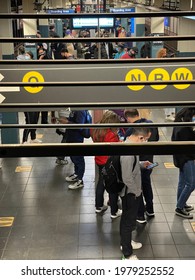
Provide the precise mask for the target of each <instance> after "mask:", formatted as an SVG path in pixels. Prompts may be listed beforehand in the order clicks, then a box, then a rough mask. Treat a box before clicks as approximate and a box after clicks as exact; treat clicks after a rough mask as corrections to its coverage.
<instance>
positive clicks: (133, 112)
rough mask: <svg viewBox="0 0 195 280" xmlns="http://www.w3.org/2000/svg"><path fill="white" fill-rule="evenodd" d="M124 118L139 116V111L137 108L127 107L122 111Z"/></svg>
mask: <svg viewBox="0 0 195 280" xmlns="http://www.w3.org/2000/svg"><path fill="white" fill-rule="evenodd" d="M124 116H125V119H127V118H135V117H138V116H139V112H138V110H137V109H127V110H125V111H124Z"/></svg>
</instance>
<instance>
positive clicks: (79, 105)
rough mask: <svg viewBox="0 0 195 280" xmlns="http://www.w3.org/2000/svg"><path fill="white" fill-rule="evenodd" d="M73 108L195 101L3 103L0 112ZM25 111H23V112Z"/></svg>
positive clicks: (183, 104)
mask: <svg viewBox="0 0 195 280" xmlns="http://www.w3.org/2000/svg"><path fill="white" fill-rule="evenodd" d="M67 107H71V109H74V110H76V109H81V108H88V109H97V108H98V109H109V108H110V109H117V108H132V107H134V108H144V107H147V108H155V107H156V108H159V107H195V101H160V102H157V101H154V102H142V103H140V102H131V103H129V102H104V103H101V104H100V103H99V102H93V103H91V102H88V103H87V102H85V103H84V104H83V103H1V104H0V111H4V112H7V109H9V110H10V111H11V110H12V111H16V112H20V109H21V111H23V110H31V111H35V109H36V110H37V109H38V110H40V109H44V110H47V109H50V110H52V111H54V110H59V109H60V108H62V109H64V108H67ZM22 109H23V110H22Z"/></svg>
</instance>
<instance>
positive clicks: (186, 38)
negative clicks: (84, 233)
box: [0, 35, 195, 43]
mask: <svg viewBox="0 0 195 280" xmlns="http://www.w3.org/2000/svg"><path fill="white" fill-rule="evenodd" d="M190 40H195V35H179V36H147V37H122V38H121V37H120V38H119V37H109V38H105V37H101V38H97V37H95V38H93V37H90V38H66V37H65V38H19V37H17V38H11V37H0V43H16V42H24V43H25V42H28V43H36V42H37V43H38V42H45V43H46V42H66V43H69V42H73V43H77V42H85V43H87V42H145V41H190Z"/></svg>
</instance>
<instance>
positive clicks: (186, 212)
mask: <svg viewBox="0 0 195 280" xmlns="http://www.w3.org/2000/svg"><path fill="white" fill-rule="evenodd" d="M192 121H195V108H183V109H181V110H180V111H179V112H178V113H177V114H176V117H175V122H192ZM171 140H172V141H195V131H194V128H193V127H186V126H185V127H174V128H173V133H172V137H171ZM173 162H174V165H175V166H176V167H177V168H179V182H178V187H177V204H176V209H175V214H176V215H177V216H180V217H182V218H186V219H193V215H192V214H191V213H190V211H192V210H194V206H192V205H188V204H187V201H188V199H189V197H190V195H191V193H192V192H193V191H194V189H195V154H193V153H191V154H179V155H178V154H175V155H173Z"/></svg>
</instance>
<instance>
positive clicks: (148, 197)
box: [137, 169, 154, 217]
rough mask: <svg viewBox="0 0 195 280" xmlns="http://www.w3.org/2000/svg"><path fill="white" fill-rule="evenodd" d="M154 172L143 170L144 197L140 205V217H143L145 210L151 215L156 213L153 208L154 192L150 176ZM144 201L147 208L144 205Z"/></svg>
mask: <svg viewBox="0 0 195 280" xmlns="http://www.w3.org/2000/svg"><path fill="white" fill-rule="evenodd" d="M151 173H152V170H147V169H141V179H142V197H141V199H140V205H139V209H138V214H137V215H138V217H143V216H144V212H145V210H146V211H148V212H149V213H152V212H154V208H153V191H152V184H151V178H150V175H151ZM144 200H145V203H146V206H145V205H144Z"/></svg>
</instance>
